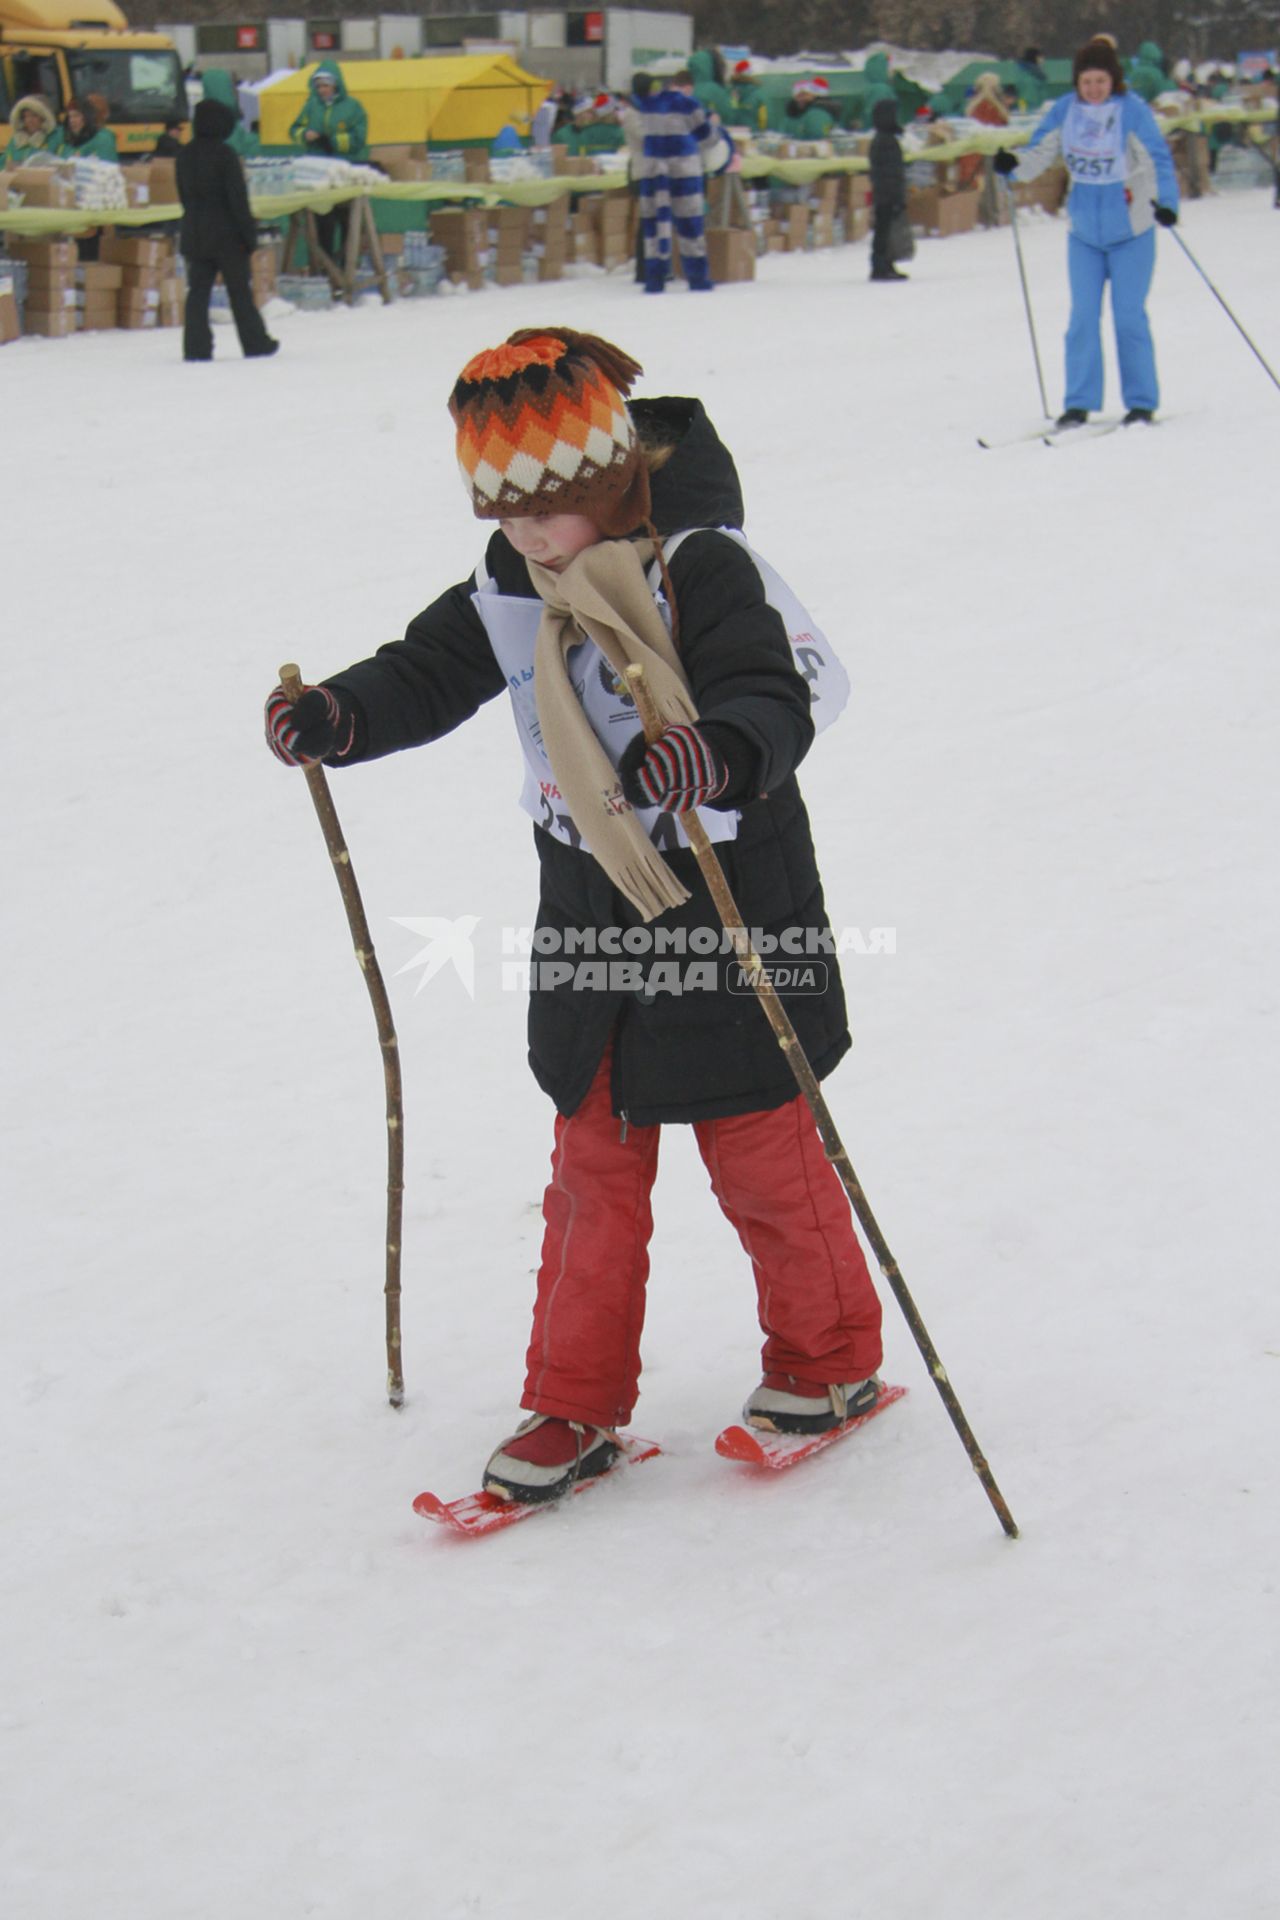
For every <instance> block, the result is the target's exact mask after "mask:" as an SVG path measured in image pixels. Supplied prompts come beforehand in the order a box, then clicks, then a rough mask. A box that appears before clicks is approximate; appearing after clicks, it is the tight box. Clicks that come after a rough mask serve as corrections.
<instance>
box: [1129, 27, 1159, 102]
mask: <svg viewBox="0 0 1280 1920" xmlns="http://www.w3.org/2000/svg"><path fill="white" fill-rule="evenodd" d="M1129 85H1130V86H1131V87H1132V88H1133V91H1134V92H1135V93H1136V94H1140V95H1141V97H1142V98H1143V99H1144V100H1145V101H1146V102H1147V104H1148V106H1150V104H1151V102H1152V101H1153V100H1154V99H1155V97H1156V95H1157V94H1159V93H1165V92H1167V91H1168V87H1169V76H1168V74H1167V73H1166V72H1165V70H1164V55H1163V53H1161V51H1160V49H1159V47H1158V46H1157V45H1156V43H1155V41H1154V40H1144V41H1143V43H1142V45H1141V46H1140V47H1139V48H1138V51H1137V52H1136V53H1135V54H1134V56H1133V59H1132V60H1131V61H1130V62H1129Z"/></svg>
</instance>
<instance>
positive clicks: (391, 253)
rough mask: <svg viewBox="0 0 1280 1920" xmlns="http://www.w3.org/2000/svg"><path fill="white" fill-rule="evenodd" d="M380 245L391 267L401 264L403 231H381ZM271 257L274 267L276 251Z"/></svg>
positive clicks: (383, 255) (384, 257) (379, 236)
mask: <svg viewBox="0 0 1280 1920" xmlns="http://www.w3.org/2000/svg"><path fill="white" fill-rule="evenodd" d="M378 245H379V246H380V247H381V248H382V257H383V259H384V260H385V261H386V263H387V265H388V266H389V267H390V266H396V265H398V264H399V260H400V255H401V254H402V253H403V252H404V235H403V234H402V233H380V234H379V235H378ZM253 257H254V259H255V260H256V259H257V257H258V256H257V254H256V253H255V254H254V256H253ZM271 259H272V262H273V269H274V261H275V254H274V253H272V255H271Z"/></svg>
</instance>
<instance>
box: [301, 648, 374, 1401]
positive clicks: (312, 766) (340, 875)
mask: <svg viewBox="0 0 1280 1920" xmlns="http://www.w3.org/2000/svg"><path fill="white" fill-rule="evenodd" d="M280 685H281V686H282V687H283V688H284V691H285V693H286V694H287V695H288V696H289V698H290V700H299V699H301V697H302V692H303V682H302V675H301V674H300V673H299V671H298V669H297V667H296V666H294V665H293V664H292V662H290V663H289V664H288V665H287V666H283V667H281V669H280ZM302 771H303V773H304V774H305V775H306V781H307V791H308V792H309V793H310V795H311V800H312V804H313V805H314V807H315V810H316V813H317V815H318V816H319V820H320V828H321V831H322V832H323V834H324V840H325V845H326V846H327V847H328V849H329V858H330V860H332V862H333V870H334V873H335V874H336V875H337V879H338V887H339V890H340V892H341V894H342V903H343V905H344V906H345V907H346V910H347V920H348V922H349V924H350V927H351V938H352V942H353V944H354V946H355V950H356V959H357V960H358V961H359V963H360V971H361V973H362V974H363V975H364V983H365V986H366V987H367V988H368V989H369V998H370V1000H372V1002H373V1015H374V1019H375V1020H376V1021H377V1023H378V1044H379V1046H380V1047H381V1049H382V1075H383V1080H384V1082H385V1087H386V1100H387V1265H386V1283H385V1286H384V1289H383V1291H384V1293H385V1296H386V1320H387V1398H388V1399H389V1400H390V1402H391V1404H392V1406H393V1407H401V1406H403V1405H404V1373H403V1370H402V1366H401V1358H400V1236H401V1230H402V1227H403V1221H404V1096H403V1092H402V1089H401V1083H400V1046H399V1043H398V1041H397V1039H396V1029H395V1022H394V1021H393V1020H392V1018H391V1002H390V1000H389V999H388V998H387V989H386V984H385V982H384V981H383V978H382V972H381V969H380V968H379V966H378V961H377V956H376V955H375V953H374V951H373V939H372V936H371V935H370V932H369V922H368V920H367V919H366V918H365V911H364V902H363V901H362V900H361V898H360V889H359V887H358V886H357V885H356V876H355V872H354V870H353V868H352V865H351V855H350V854H349V853H348V852H347V845H346V841H345V840H344V839H343V837H342V828H341V826H340V825H339V823H338V814H337V809H336V808H335V806H334V804H333V796H332V795H331V794H330V792H329V783H328V781H327V780H326V779H325V775H324V768H323V767H322V766H320V764H319V763H318V762H315V761H312V762H309V763H306V764H304V766H303V769H302Z"/></svg>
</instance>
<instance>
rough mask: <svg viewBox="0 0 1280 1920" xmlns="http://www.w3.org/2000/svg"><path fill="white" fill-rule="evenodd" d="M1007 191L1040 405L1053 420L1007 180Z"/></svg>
mask: <svg viewBox="0 0 1280 1920" xmlns="http://www.w3.org/2000/svg"><path fill="white" fill-rule="evenodd" d="M1005 192H1006V193H1007V194H1008V196H1009V226H1010V228H1011V230H1012V232H1013V249H1014V252H1015V253H1016V254H1017V256H1018V278H1019V280H1020V281H1021V282H1022V304H1023V306H1024V307H1025V308H1026V310H1027V331H1028V333H1029V334H1030V335H1031V357H1032V359H1033V360H1034V361H1035V363H1036V382H1037V384H1038V386H1039V388H1040V406H1041V409H1042V411H1043V413H1044V417H1045V419H1046V420H1052V418H1053V415H1052V414H1051V413H1050V411H1049V396H1048V394H1047V393H1046V392H1045V390H1044V371H1043V369H1042V368H1041V365H1040V343H1039V341H1038V340H1037V339H1036V322H1035V315H1034V314H1033V313H1032V311H1031V291H1030V288H1029V287H1028V286H1027V270H1026V267H1025V266H1024V265H1023V261H1022V235H1021V234H1020V233H1019V231H1018V203H1017V201H1016V200H1015V199H1014V197H1013V188H1012V187H1011V186H1010V185H1009V182H1008V181H1007V180H1006V181H1005Z"/></svg>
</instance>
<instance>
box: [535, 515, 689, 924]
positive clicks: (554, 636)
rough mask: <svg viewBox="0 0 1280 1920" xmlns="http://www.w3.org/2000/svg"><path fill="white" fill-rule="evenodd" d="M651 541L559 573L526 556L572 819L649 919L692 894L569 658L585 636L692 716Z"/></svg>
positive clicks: (625, 544) (544, 698)
mask: <svg viewBox="0 0 1280 1920" xmlns="http://www.w3.org/2000/svg"><path fill="white" fill-rule="evenodd" d="M652 557H653V546H652V543H651V542H649V541H628V540H602V541H600V542H598V544H597V545H596V546H594V547H587V548H586V549H585V550H584V551H583V552H582V553H580V554H579V555H578V556H577V558H576V559H575V560H571V561H570V563H569V565H568V566H567V567H566V568H565V569H564V571H563V572H562V573H553V572H552V571H551V569H550V568H549V567H543V566H539V565H538V563H537V562H536V561H534V560H530V561H529V562H528V566H529V578H530V579H531V580H532V581H533V584H534V586H535V588H536V589H537V591H538V594H539V596H540V598H541V599H542V602H543V611H542V620H541V623H540V625H539V627H538V638H537V641H536V643H535V647H534V656H533V692H534V698H535V700H536V701H537V706H538V725H539V726H540V728H541V730H542V744H543V746H544V747H545V748H546V750H547V758H548V759H549V760H550V762H551V771H552V773H553V774H554V775H555V780H556V785H557V786H558V787H559V789H560V791H561V793H562V794H563V795H564V797H565V800H566V801H567V802H568V806H569V812H570V814H571V815H572V816H573V821H574V825H575V826H576V827H577V829H578V831H579V833H581V835H582V838H583V840H584V841H585V842H586V844H587V846H588V847H589V848H590V850H591V852H592V854H593V855H594V856H595V858H596V859H597V860H598V861H599V863H600V865H601V866H602V867H603V868H604V870H605V872H606V873H607V874H608V876H609V878H610V879H611V880H612V882H613V884H614V886H615V887H617V888H618V889H619V890H620V891H621V892H622V893H624V894H625V895H626V897H627V899H628V900H629V901H630V902H631V904H632V906H633V907H634V908H635V910H636V912H637V913H638V914H639V915H640V917H641V919H643V920H653V919H655V918H656V916H657V915H658V914H660V913H663V912H665V911H666V909H667V908H668V907H678V906H679V905H680V903H681V901H683V900H687V899H688V898H689V891H688V888H687V887H685V886H683V885H682V884H681V882H680V881H679V880H678V879H677V878H676V876H675V874H674V873H673V872H672V871H671V868H670V867H669V866H668V865H667V863H666V861H665V860H664V859H663V858H662V855H661V854H660V853H659V852H658V851H657V849H656V847H654V846H653V845H652V843H651V842H650V839H649V836H648V834H647V833H646V832H645V830H644V828H643V827H642V826H641V825H640V822H639V821H638V820H637V819H636V817H635V814H634V813H633V812H632V810H631V807H630V806H629V804H628V803H627V801H626V799H625V798H624V796H623V792H622V788H621V786H620V785H619V783H618V775H617V771H616V769H615V768H614V767H613V765H612V763H611V762H610V760H609V757H608V755H607V754H606V753H605V750H604V748H603V747H602V746H601V745H600V742H599V741H598V740H597V739H596V736H595V734H594V733H593V732H592V730H591V723H590V722H589V720H588V719H587V716H586V714H585V713H584V712H583V710H582V705H581V702H580V701H579V699H578V697H577V695H576V693H575V692H574V690H573V682H572V680H571V679H570V677H569V673H568V669H567V666H566V660H567V657H568V654H569V651H570V649H571V648H572V647H576V646H577V645H579V643H580V642H581V640H582V636H583V635H584V634H586V636H587V638H588V639H590V640H594V641H595V643H596V645H597V646H598V647H599V649H600V651H601V653H602V654H603V655H604V657H605V659H606V660H607V661H608V662H609V665H610V666H611V667H612V668H613V670H614V672H615V673H616V674H617V675H618V676H619V678H620V679H621V677H622V675H623V673H624V671H625V670H626V668H627V667H630V666H642V667H643V668H644V677H645V679H646V681H647V682H648V685H649V691H650V693H651V694H652V695H653V699H654V704H655V705H656V707H657V709H658V712H659V713H660V714H661V716H662V718H663V720H664V722H665V723H666V724H667V725H668V726H670V725H671V724H672V723H674V722H675V721H680V720H684V721H692V720H696V719H697V717H698V709H697V708H696V706H695V705H694V703H693V696H692V695H691V693H690V692H689V683H688V681H687V680H686V679H685V675H684V669H683V668H682V667H681V665H680V656H679V655H678V654H677V652H676V650H675V647H674V646H673V645H672V641H671V636H670V634H669V633H668V632H667V629H666V626H665V624H664V622H663V618H662V615H661V614H660V613H659V611H658V608H657V606H656V604H655V602H654V598H653V594H652V593H651V592H650V590H649V583H648V581H647V580H646V578H645V565H646V563H647V561H649V560H650V559H651V558H652Z"/></svg>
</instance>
